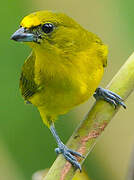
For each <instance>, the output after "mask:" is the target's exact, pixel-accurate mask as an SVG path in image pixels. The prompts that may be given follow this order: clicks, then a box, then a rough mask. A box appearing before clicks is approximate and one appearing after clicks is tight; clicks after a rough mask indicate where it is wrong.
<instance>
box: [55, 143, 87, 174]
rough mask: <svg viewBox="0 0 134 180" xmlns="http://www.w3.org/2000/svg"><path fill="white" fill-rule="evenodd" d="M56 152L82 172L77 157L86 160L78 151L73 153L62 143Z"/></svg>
mask: <svg viewBox="0 0 134 180" xmlns="http://www.w3.org/2000/svg"><path fill="white" fill-rule="evenodd" d="M55 152H56V153H57V154H62V155H63V156H64V157H65V159H66V160H67V161H69V162H70V163H71V164H72V165H73V166H74V167H75V168H76V169H79V170H80V172H81V170H82V169H81V165H80V163H79V162H78V161H77V159H76V157H75V156H78V157H81V158H84V156H82V155H81V154H80V153H78V152H76V151H73V150H71V149H69V148H67V146H65V145H64V144H63V143H60V144H59V145H58V148H56V149H55Z"/></svg>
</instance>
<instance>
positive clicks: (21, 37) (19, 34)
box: [11, 27, 36, 42]
mask: <svg viewBox="0 0 134 180" xmlns="http://www.w3.org/2000/svg"><path fill="white" fill-rule="evenodd" d="M11 39H12V40H14V41H18V42H33V41H35V40H36V37H35V35H34V34H32V33H29V32H28V31H27V30H26V29H25V28H24V27H21V28H19V29H18V30H17V31H16V32H15V33H14V34H13V35H12V36H11Z"/></svg>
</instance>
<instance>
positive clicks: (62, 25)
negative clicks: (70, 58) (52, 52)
mask: <svg viewBox="0 0 134 180" xmlns="http://www.w3.org/2000/svg"><path fill="white" fill-rule="evenodd" d="M86 33H87V31H86V30H84V29H83V28H82V27H81V26H80V25H79V24H78V23H76V22H75V21H74V20H73V19H71V18H70V17H68V16H67V15H65V14H62V13H55V12H51V11H38V12H35V13H32V14H30V15H28V16H25V17H24V18H23V19H22V21H21V23H20V28H19V29H18V30H17V31H16V32H15V33H14V34H13V35H12V37H11V39H13V40H15V41H18V42H27V43H28V44H29V45H30V46H32V48H38V47H39V48H41V47H42V48H43V49H44V48H47V49H52V48H53V47H54V48H57V49H64V50H65V51H66V52H67V51H68V50H70V49H71V50H72V51H74V50H75V51H77V50H80V49H81V48H83V47H84V45H85V46H86V41H87V39H88V41H90V40H91V39H92V36H91V39H90V36H88V38H85V34H86Z"/></svg>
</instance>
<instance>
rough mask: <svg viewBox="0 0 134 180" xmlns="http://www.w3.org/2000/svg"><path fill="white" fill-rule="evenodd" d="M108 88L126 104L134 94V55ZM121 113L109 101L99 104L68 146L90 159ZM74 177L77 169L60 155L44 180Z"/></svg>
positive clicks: (97, 103) (78, 128)
mask: <svg viewBox="0 0 134 180" xmlns="http://www.w3.org/2000/svg"><path fill="white" fill-rule="evenodd" d="M107 88H108V89H109V90H111V91H113V92H115V93H117V94H118V95H120V96H121V97H122V98H123V99H124V100H126V98H127V97H128V96H129V95H130V94H131V92H132V91H133V90H134V53H133V54H132V55H131V56H130V57H129V58H128V60H127V61H126V63H125V64H124V65H123V66H122V67H121V69H120V70H119V72H118V73H117V74H116V75H115V77H114V78H113V79H112V81H111V82H110V83H109V85H108V86H107ZM118 110H119V107H118V108H116V109H115V108H114V107H113V106H111V105H110V104H109V103H107V102H105V101H102V100H99V101H97V102H96V103H95V104H94V105H93V107H92V108H91V110H90V111H89V112H88V115H87V116H86V118H85V119H84V120H83V121H82V122H81V123H80V124H79V125H78V127H77V128H76V130H75V132H74V133H73V135H72V136H71V137H70V139H69V141H68V142H67V146H68V147H69V148H71V149H73V150H75V151H78V152H80V153H81V154H83V155H84V156H85V157H87V155H88V154H89V153H90V152H91V150H92V149H93V147H94V146H95V144H96V142H97V140H98V137H100V135H101V134H102V132H103V131H104V129H105V128H106V126H107V125H108V124H109V122H110V121H111V119H112V118H113V116H114V115H115V114H116V113H117V111H118ZM79 162H80V164H82V163H83V162H84V160H83V159H79ZM74 174H75V169H74V168H73V167H72V165H71V164H70V163H69V162H67V161H66V160H65V159H64V158H63V157H62V155H59V156H58V157H57V159H56V161H55V162H54V164H53V165H52V167H51V168H50V170H49V172H48V174H47V176H46V177H45V178H43V180H71V179H72V177H73V176H74Z"/></svg>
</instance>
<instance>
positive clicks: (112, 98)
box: [94, 87, 126, 109]
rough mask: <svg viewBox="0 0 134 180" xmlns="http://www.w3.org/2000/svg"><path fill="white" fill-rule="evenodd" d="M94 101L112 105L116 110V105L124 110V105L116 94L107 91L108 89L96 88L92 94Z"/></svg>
mask: <svg viewBox="0 0 134 180" xmlns="http://www.w3.org/2000/svg"><path fill="white" fill-rule="evenodd" d="M94 97H95V99H96V100H98V99H103V100H105V101H107V102H109V103H110V104H112V105H114V107H115V108H116V107H117V106H118V105H121V106H122V107H123V108H125V109H126V105H125V104H124V103H123V99H122V98H121V97H120V96H119V95H118V94H116V93H114V92H112V91H109V90H108V89H104V88H101V87H99V88H97V89H96V91H95V94H94Z"/></svg>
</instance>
